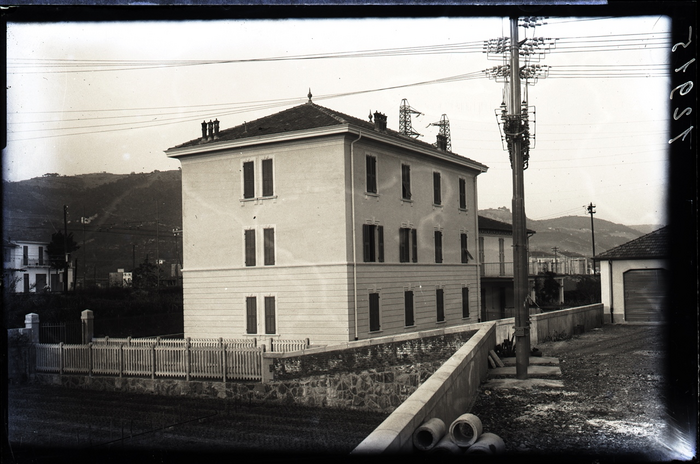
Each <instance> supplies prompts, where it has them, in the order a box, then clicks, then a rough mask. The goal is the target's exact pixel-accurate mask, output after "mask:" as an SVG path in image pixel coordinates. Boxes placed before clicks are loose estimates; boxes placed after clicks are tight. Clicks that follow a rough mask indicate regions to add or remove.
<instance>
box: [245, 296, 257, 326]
mask: <svg viewBox="0 0 700 464" xmlns="http://www.w3.org/2000/svg"><path fill="white" fill-rule="evenodd" d="M245 303H246V305H245V306H246V324H245V327H246V333H249V334H254V333H258V317H257V311H258V304H257V299H256V297H254V296H249V297H246V299H245Z"/></svg>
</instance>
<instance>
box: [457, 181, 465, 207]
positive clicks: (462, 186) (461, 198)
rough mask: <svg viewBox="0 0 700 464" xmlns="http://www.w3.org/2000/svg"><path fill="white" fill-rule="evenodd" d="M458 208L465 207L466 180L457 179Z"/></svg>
mask: <svg viewBox="0 0 700 464" xmlns="http://www.w3.org/2000/svg"><path fill="white" fill-rule="evenodd" d="M459 209H467V181H466V180H464V179H459Z"/></svg>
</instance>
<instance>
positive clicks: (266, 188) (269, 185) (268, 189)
mask: <svg viewBox="0 0 700 464" xmlns="http://www.w3.org/2000/svg"><path fill="white" fill-rule="evenodd" d="M262 175H263V192H262V194H263V196H264V197H271V196H272V195H274V194H275V189H274V185H273V178H272V159H264V160H262Z"/></svg>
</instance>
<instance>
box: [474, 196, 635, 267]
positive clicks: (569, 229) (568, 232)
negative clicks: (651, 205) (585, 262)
mask: <svg viewBox="0 0 700 464" xmlns="http://www.w3.org/2000/svg"><path fill="white" fill-rule="evenodd" d="M479 215H481V216H485V217H489V218H491V219H496V220H498V221H502V222H507V223H509V224H510V223H511V219H512V216H511V212H510V210H509V209H508V208H505V207H501V208H497V209H484V210H480V211H479ZM527 227H528V228H529V229H532V230H534V231H535V232H536V233H535V235H533V236H532V237H530V251H531V252H542V253H547V254H551V255H554V253H553V251H552V248H554V247H557V253H560V254H565V255H567V256H591V254H592V251H593V250H592V244H591V218H590V216H565V217H560V218H555V219H545V220H541V221H534V220H532V219H527ZM593 228H594V232H595V251H596V254H599V253H602V252H603V251H606V250H609V249H611V248H614V247H616V246H618V245H622V244H623V243H625V242H628V241H630V240H633V239H635V238H638V237H641V236H642V235H644V234H645V233H646V232H642V231H640V230H638V229H636V228H633V227H628V226H625V225H622V224H617V223H614V222H610V221H606V220H604V219H597V218H595V217H594V218H593Z"/></svg>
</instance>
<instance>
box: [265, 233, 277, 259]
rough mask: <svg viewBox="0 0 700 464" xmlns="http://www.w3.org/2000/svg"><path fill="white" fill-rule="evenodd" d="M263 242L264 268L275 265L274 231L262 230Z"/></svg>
mask: <svg viewBox="0 0 700 464" xmlns="http://www.w3.org/2000/svg"><path fill="white" fill-rule="evenodd" d="M263 242H264V245H265V266H272V265H274V264H275V229H263Z"/></svg>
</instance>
